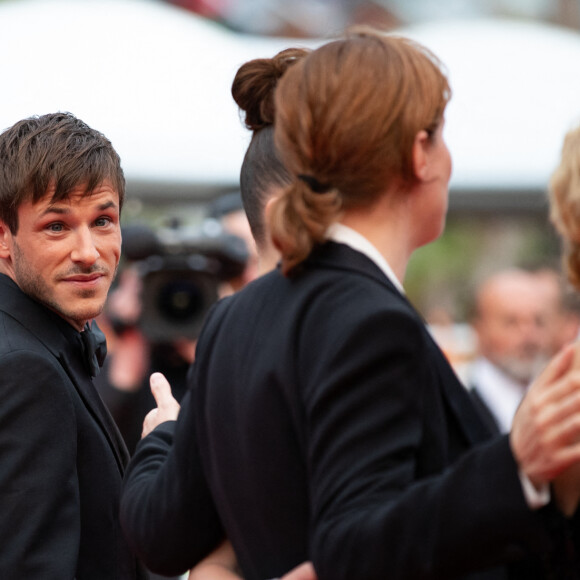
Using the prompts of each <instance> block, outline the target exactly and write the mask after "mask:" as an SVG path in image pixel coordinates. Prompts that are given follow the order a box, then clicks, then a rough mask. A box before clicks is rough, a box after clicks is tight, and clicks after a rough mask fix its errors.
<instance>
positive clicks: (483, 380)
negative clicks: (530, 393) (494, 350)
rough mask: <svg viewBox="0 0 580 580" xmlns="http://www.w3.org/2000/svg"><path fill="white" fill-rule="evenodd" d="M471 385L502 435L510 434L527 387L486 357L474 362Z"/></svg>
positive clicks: (470, 378)
mask: <svg viewBox="0 0 580 580" xmlns="http://www.w3.org/2000/svg"><path fill="white" fill-rule="evenodd" d="M469 383H470V384H471V385H472V386H473V387H475V388H476V389H477V392H478V393H479V396H480V397H481V398H482V399H483V401H484V403H485V404H486V405H487V406H488V408H489V410H490V411H491V413H492V415H494V417H495V418H496V420H497V422H498V425H499V427H500V430H501V431H502V433H508V432H509V431H510V429H511V425H512V420H513V418H514V415H515V413H516V410H517V408H518V406H519V404H520V402H521V400H522V397H523V396H524V394H525V391H526V387H524V386H522V385H521V384H520V383H517V382H516V381H514V380H512V379H511V378H510V377H508V376H507V375H506V374H505V373H503V372H502V371H501V370H500V369H498V368H497V367H496V366H495V365H494V364H492V363H491V362H490V361H489V360H487V359H486V358H484V357H479V358H478V359H476V360H475V361H474V362H473V364H472V367H471V369H470V376H469Z"/></svg>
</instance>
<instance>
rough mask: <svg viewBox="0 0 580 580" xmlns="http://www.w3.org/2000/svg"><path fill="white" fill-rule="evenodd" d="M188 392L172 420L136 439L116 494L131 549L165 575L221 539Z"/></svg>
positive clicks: (201, 555) (183, 568)
mask: <svg viewBox="0 0 580 580" xmlns="http://www.w3.org/2000/svg"><path fill="white" fill-rule="evenodd" d="M188 397H189V395H186V396H185V397H184V400H183V401H182V406H181V408H182V410H181V412H180V416H179V419H178V421H177V422H175V421H170V422H167V423H163V424H161V425H159V426H158V427H157V428H156V429H155V430H154V431H153V432H152V433H150V434H149V435H148V436H147V437H146V438H145V439H143V440H142V441H141V442H140V443H139V444H138V446H137V450H136V452H135V455H134V456H133V458H132V460H131V462H130V464H129V468H128V470H127V473H126V475H125V481H124V486H123V493H122V497H121V525H122V526H123V529H124V531H125V535H126V536H127V539H128V540H129V543H130V544H131V546H132V548H133V550H134V551H135V552H136V554H137V555H138V556H139V557H140V558H141V560H142V561H143V562H144V563H145V564H146V565H147V567H148V568H149V569H150V570H152V571H153V572H157V573H159V574H164V575H171V576H173V575H177V574H182V573H184V572H186V571H187V570H188V569H190V568H191V567H193V566H194V565H195V564H197V563H198V562H199V561H200V560H201V559H203V558H204V557H205V556H206V555H207V554H208V553H209V552H211V551H212V550H213V549H214V548H215V547H217V545H218V544H219V542H220V541H221V539H222V538H223V531H222V528H221V523H220V520H219V517H218V515H217V513H216V510H215V508H214V504H213V499H212V497H211V495H210V492H209V490H208V488H207V485H206V482H205V477H204V475H203V473H202V469H201V461H200V457H199V453H198V450H197V444H196V436H195V433H194V421H193V417H192V416H191V415H192V414H191V413H190V412H189V409H190V408H191V406H190V405H188V404H187V400H188ZM174 435H175V436H174Z"/></svg>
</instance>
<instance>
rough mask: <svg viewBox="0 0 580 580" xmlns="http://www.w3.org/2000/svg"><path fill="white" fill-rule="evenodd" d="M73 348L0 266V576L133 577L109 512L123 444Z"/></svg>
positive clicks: (114, 510) (14, 579)
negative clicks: (0, 270) (2, 271)
mask: <svg viewBox="0 0 580 580" xmlns="http://www.w3.org/2000/svg"><path fill="white" fill-rule="evenodd" d="M81 352H82V351H81V341H80V335H79V333H78V332H77V331H76V330H75V329H74V328H73V327H72V326H70V325H69V324H67V323H66V322H65V321H64V320H63V319H62V318H60V317H59V316H57V315H56V314H54V313H52V312H51V311H49V310H48V309H46V308H45V307H43V306H41V305H40V304H39V303H37V302H36V301H34V300H32V299H31V298H29V297H28V296H26V295H25V294H24V293H22V292H21V291H20V289H19V288H18V286H17V285H16V284H15V283H14V282H13V281H12V280H11V279H10V278H8V277H7V276H5V275H0V578H3V579H4V578H5V579H7V580H20V579H22V580H24V579H26V578H30V579H32V578H39V579H40V578H42V580H65V579H70V580H72V579H73V578H75V579H76V580H87V579H88V580H108V579H111V580H112V579H117V580H125V579H134V578H137V577H141V576H140V573H138V571H137V561H136V559H135V557H134V556H133V555H132V554H131V553H130V551H129V548H128V546H127V544H126V542H125V540H124V538H123V535H122V533H121V529H120V525H119V521H118V504H119V496H120V491H121V480H122V475H123V472H124V466H125V465H126V462H127V460H128V456H127V451H126V448H125V446H124V444H123V442H122V440H121V438H120V436H119V434H118V431H117V429H116V427H115V425H114V424H113V422H112V419H111V417H110V415H109V413H108V412H107V410H106V409H105V407H104V405H103V403H102V401H101V400H100V398H99V396H98V394H97V393H96V391H95V388H94V386H93V384H92V382H91V379H90V376H89V374H88V372H87V370H86V369H85V366H84V362H83V360H82V358H81Z"/></svg>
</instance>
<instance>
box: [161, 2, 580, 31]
mask: <svg viewBox="0 0 580 580" xmlns="http://www.w3.org/2000/svg"><path fill="white" fill-rule="evenodd" d="M164 1H166V2H169V3H170V4H174V5H176V6H180V7H182V8H185V9H187V10H190V11H192V12H195V13H197V14H200V15H202V16H204V17H207V18H210V19H212V20H215V21H217V22H220V23H221V24H223V25H224V26H227V27H228V28H231V29H233V30H237V31H240V32H244V33H251V34H260V35H268V36H289V37H316V36H320V37H326V36H328V35H329V34H333V33H336V32H338V31H340V30H343V29H344V27H345V26H348V25H351V24H370V25H373V26H376V27H380V28H383V29H390V28H394V27H397V26H405V25H408V24H413V23H415V22H419V21H423V20H432V19H437V18H454V17H486V16H505V17H514V18H524V19H537V20H543V21H547V22H553V23H556V24H559V25H562V26H567V27H570V28H574V29H578V28H580V7H579V6H578V3H577V2H569V1H567V0H558V1H551V0H499V1H498V0H479V1H477V2H462V1H457V0H443V1H440V2H431V1H429V0H413V1H412V2H409V1H408V0H296V1H293V2H286V1H284V0H164Z"/></svg>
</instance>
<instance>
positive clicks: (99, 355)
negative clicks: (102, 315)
mask: <svg viewBox="0 0 580 580" xmlns="http://www.w3.org/2000/svg"><path fill="white" fill-rule="evenodd" d="M81 339H82V344H83V355H84V357H85V364H86V365H87V369H88V371H89V373H90V374H91V377H96V376H97V375H98V374H99V372H100V371H101V367H102V366H103V363H104V362H105V357H106V356H107V339H106V338H105V334H104V333H103V331H102V330H101V329H100V328H99V327H98V326H97V323H96V322H95V321H94V320H93V323H92V325H91V326H90V327H89V323H88V322H87V324H86V326H85V328H84V330H83V331H82V332H81Z"/></svg>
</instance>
